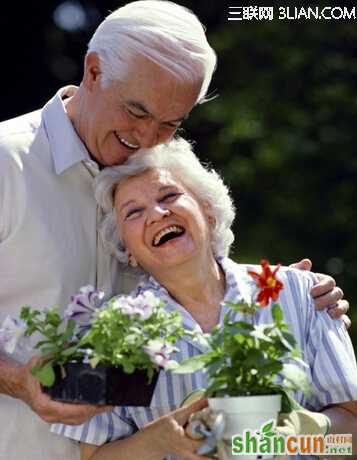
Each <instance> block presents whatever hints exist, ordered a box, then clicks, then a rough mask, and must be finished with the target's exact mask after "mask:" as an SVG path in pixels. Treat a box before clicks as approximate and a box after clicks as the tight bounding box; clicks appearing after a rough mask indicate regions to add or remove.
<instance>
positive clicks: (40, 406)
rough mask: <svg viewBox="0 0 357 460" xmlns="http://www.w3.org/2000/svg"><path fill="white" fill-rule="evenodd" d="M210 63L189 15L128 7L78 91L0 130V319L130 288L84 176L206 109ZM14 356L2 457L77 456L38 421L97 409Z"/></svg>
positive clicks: (0, 407) (7, 377)
mask: <svg viewBox="0 0 357 460" xmlns="http://www.w3.org/2000/svg"><path fill="white" fill-rule="evenodd" d="M215 64H216V57H215V53H214V51H213V50H212V48H211V47H210V46H209V44H208V42H207V39H206V36H205V33H204V29H203V27H202V25H201V24H200V22H199V21H198V19H197V18H196V16H195V15H193V14H192V13H191V12H190V11H188V10H187V9H185V8H183V7H180V6H178V5H176V4H174V3H171V2H164V1H139V2H133V3H130V4H128V5H126V6H124V7H122V8H119V9H118V10H116V11H115V12H114V13H112V14H111V15H110V16H108V17H107V19H106V20H105V21H104V22H103V23H102V24H100V26H99V27H98V29H97V31H96V32H95V34H94V35H93V37H92V39H91V41H90V43H89V48H88V52H87V55H86V57H85V67H84V75H83V79H82V82H81V85H80V87H79V88H76V87H68V88H64V89H62V90H60V91H59V92H58V93H57V94H56V95H55V96H54V98H53V99H51V100H50V101H49V102H48V103H47V104H46V105H45V107H44V108H43V109H41V110H39V111H36V112H33V113H30V114H27V115H24V116H22V117H19V118H16V119H13V120H10V121H7V122H4V123H2V124H1V125H0V279H1V288H0V322H2V320H3V318H5V317H6V316H7V315H8V314H11V315H17V314H18V313H19V309H20V306H21V305H24V304H30V305H33V306H36V307H37V308H44V307H46V306H51V305H54V304H58V305H61V306H65V305H66V303H67V302H68V299H69V297H70V295H71V294H72V293H73V292H76V291H77V290H78V288H79V287H80V286H81V285H85V284H88V283H91V284H93V285H94V286H100V287H102V288H104V289H105V290H106V291H107V292H108V294H110V293H113V292H114V293H115V292H123V291H128V290H130V289H131V288H132V287H133V284H134V282H135V281H136V280H135V279H133V278H132V277H131V276H130V275H129V273H124V272H121V273H120V274H118V272H117V268H116V266H115V263H114V262H113V261H112V260H111V259H110V258H109V256H108V255H107V254H106V253H105V252H104V251H103V248H102V246H101V241H100V240H99V238H98V236H97V222H98V221H99V219H100V212H99V210H98V209H97V205H96V202H95V199H94V194H93V190H92V183H93V178H94V176H95V175H96V174H97V173H98V171H99V169H100V168H101V167H104V166H108V165H114V164H121V163H123V162H124V161H125V160H126V159H127V158H128V157H129V156H130V155H131V154H133V153H134V152H136V151H137V150H138V149H140V148H143V147H145V148H148V147H153V146H155V145H157V144H159V143H163V142H166V141H168V140H169V139H170V138H171V137H172V136H173V135H174V133H175V131H176V130H177V128H178V127H179V126H180V124H181V122H182V121H183V120H184V119H185V118H186V117H187V116H188V115H189V113H190V111H191V109H192V108H193V107H194V105H195V104H197V103H199V102H203V101H204V98H205V94H206V92H207V89H208V86H209V83H210V80H211V77H212V73H213V71H214V68H215ZM326 286H327V290H330V291H331V292H330V294H329V295H328V296H327V303H326V302H325V306H326V304H329V303H334V302H335V301H336V300H338V298H340V297H341V291H340V290H338V289H336V288H335V289H333V286H331V280H329V279H328V278H326V277H325V278H324V281H322V283H320V285H319V286H315V295H321V294H322V292H323V291H324V290H325V289H326ZM324 300H326V296H324ZM319 302H321V298H320V300H319ZM346 305H347V304H346V303H345V304H344V305H341V306H340V310H341V309H342V310H344V309H345V307H346ZM22 358H23V359H22V362H18V361H15V360H13V359H12V358H10V357H9V356H7V355H5V354H4V353H2V352H0V393H1V395H0V426H1V436H0V458H4V459H5V458H6V459H7V460H19V459H20V458H27V459H29V460H32V459H33V460H35V459H36V460H56V459H58V460H60V459H61V460H62V459H66V460H74V459H78V458H79V452H78V447H77V445H76V444H74V443H73V442H72V441H69V440H65V439H61V438H60V437H58V436H55V435H52V434H50V432H49V430H48V425H47V423H46V422H62V423H66V424H79V423H82V422H83V421H85V420H86V419H88V418H90V417H91V416H93V415H94V414H96V413H98V412H99V411H100V410H103V409H100V410H99V409H98V408H93V407H90V406H75V405H70V404H60V403H57V402H54V401H51V400H50V399H49V398H48V397H47V396H46V395H45V394H44V393H43V392H42V391H41V388H40V386H39V384H38V382H37V381H36V380H35V379H34V378H33V377H32V376H31V374H30V372H29V369H30V367H31V365H32V363H33V361H32V360H30V361H27V359H28V357H22ZM36 413H37V415H38V416H39V417H38V416H37V415H36ZM19 434H20V436H19Z"/></svg>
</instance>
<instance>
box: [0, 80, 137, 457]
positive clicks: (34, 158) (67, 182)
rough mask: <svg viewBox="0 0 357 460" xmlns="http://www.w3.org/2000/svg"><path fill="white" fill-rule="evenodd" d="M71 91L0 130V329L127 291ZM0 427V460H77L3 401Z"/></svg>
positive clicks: (19, 407)
mask: <svg viewBox="0 0 357 460" xmlns="http://www.w3.org/2000/svg"><path fill="white" fill-rule="evenodd" d="M74 91H76V88H75V87H69V88H64V89H63V90H61V91H59V92H58V93H57V94H56V95H55V96H54V98H53V99H51V100H50V101H49V102H48V103H47V104H46V105H45V107H44V108H43V109H42V110H38V111H36V112H32V113H29V114H27V115H24V116H21V117H18V118H15V119H13V120H9V121H5V122H3V123H0V324H1V323H2V321H3V319H4V318H5V317H6V316H7V315H10V316H18V314H19V312H20V309H21V307H22V306H23V305H31V306H32V307H34V308H37V309H43V308H45V307H50V306H53V305H59V306H60V307H61V308H65V307H66V305H67V304H68V303H69V300H70V296H71V295H72V294H74V293H76V292H77V291H78V289H79V288H80V287H81V286H83V285H87V284H92V285H93V286H96V287H100V288H104V290H106V292H107V294H111V290H112V280H113V279H116V280H117V281H118V285H117V286H116V288H115V292H120V291H121V290H123V291H125V290H126V291H128V290H129V289H130V288H132V287H133V282H130V280H129V282H127V280H125V279H124V277H123V276H118V273H117V272H116V268H115V267H116V263H114V262H113V260H112V259H111V258H110V257H109V256H108V255H107V254H106V253H105V252H104V251H103V248H102V245H101V240H100V239H99V238H98V234H97V223H98V220H99V218H100V214H99V212H98V209H97V204H96V201H95V198H94V191H93V176H94V175H95V174H96V172H97V171H98V167H97V165H96V164H95V162H93V161H92V160H91V159H90V157H89V154H88V152H87V149H86V147H85V145H84V144H83V142H82V141H81V139H80V138H79V137H78V135H77V133H76V131H75V130H74V128H73V125H72V123H71V121H70V119H69V117H68V115H67V113H66V111H65V107H64V105H63V101H62V97H63V96H64V95H65V94H68V95H71V94H73V92H74ZM126 284H129V286H126ZM22 358H23V360H24V361H25V360H27V358H28V357H25V356H24V357H22ZM0 427H1V435H0V458H4V459H5V458H6V459H7V460H18V459H20V458H26V459H29V460H63V459H66V460H72V459H73V460H74V459H78V448H77V446H75V445H74V444H73V445H71V443H70V442H69V441H68V440H67V441H65V442H64V439H60V438H58V437H56V436H54V435H52V434H50V433H49V427H48V424H46V423H44V422H42V421H41V420H40V419H39V417H38V416H37V415H36V414H34V413H33V412H32V411H31V410H30V409H29V408H28V407H27V406H26V405H25V404H23V403H22V402H20V401H18V400H15V399H13V398H10V397H8V396H5V395H0ZM19 430H21V435H19Z"/></svg>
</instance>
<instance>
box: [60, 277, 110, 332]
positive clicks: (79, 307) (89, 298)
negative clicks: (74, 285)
mask: <svg viewBox="0 0 357 460" xmlns="http://www.w3.org/2000/svg"><path fill="white" fill-rule="evenodd" d="M104 295H105V294H104V292H103V291H100V290H99V289H94V287H93V286H90V285H88V286H83V287H81V288H80V290H79V293H77V294H75V295H73V296H72V297H71V303H70V304H69V305H68V306H67V308H66V310H65V312H64V317H65V318H66V319H73V320H74V321H76V323H77V325H78V326H79V327H80V328H82V327H86V326H89V325H90V323H91V320H92V317H93V314H94V313H95V312H96V311H97V310H98V308H99V307H100V305H101V303H102V300H103V298H104Z"/></svg>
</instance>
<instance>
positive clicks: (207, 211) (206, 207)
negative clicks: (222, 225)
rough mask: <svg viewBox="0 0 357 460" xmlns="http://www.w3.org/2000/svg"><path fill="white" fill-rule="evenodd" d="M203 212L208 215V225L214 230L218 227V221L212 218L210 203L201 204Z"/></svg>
mask: <svg viewBox="0 0 357 460" xmlns="http://www.w3.org/2000/svg"><path fill="white" fill-rule="evenodd" d="M201 205H202V209H203V212H204V213H205V215H206V218H207V222H208V225H209V226H210V228H213V227H214V226H215V225H216V219H215V218H214V217H213V216H212V205H211V203H209V202H208V201H206V200H204V201H202V202H201Z"/></svg>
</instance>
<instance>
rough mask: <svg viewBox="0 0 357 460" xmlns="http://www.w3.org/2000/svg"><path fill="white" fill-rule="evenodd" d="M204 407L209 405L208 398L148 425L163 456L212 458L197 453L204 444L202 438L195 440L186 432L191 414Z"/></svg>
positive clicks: (192, 459) (195, 459) (196, 459)
mask: <svg viewBox="0 0 357 460" xmlns="http://www.w3.org/2000/svg"><path fill="white" fill-rule="evenodd" d="M204 407H207V400H205V399H200V400H199V401H196V402H194V403H192V404H190V405H189V406H185V407H182V408H180V409H177V410H175V411H173V412H170V413H169V414H167V415H165V416H163V417H160V418H159V419H157V420H155V421H154V422H152V423H150V424H149V425H146V427H145V431H147V433H149V432H150V437H151V439H152V443H153V445H155V446H156V447H157V448H158V449H159V452H160V455H162V458H164V457H166V456H167V455H172V456H174V457H177V458H179V459H180V460H203V459H209V458H210V457H205V456H202V455H198V454H196V451H197V449H198V448H199V447H200V445H201V444H202V440H200V441H196V440H193V439H191V438H189V437H188V436H187V435H186V434H185V425H186V424H187V422H188V419H189V418H190V415H191V414H193V413H194V412H197V411H200V410H202V409H203V408H204Z"/></svg>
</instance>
